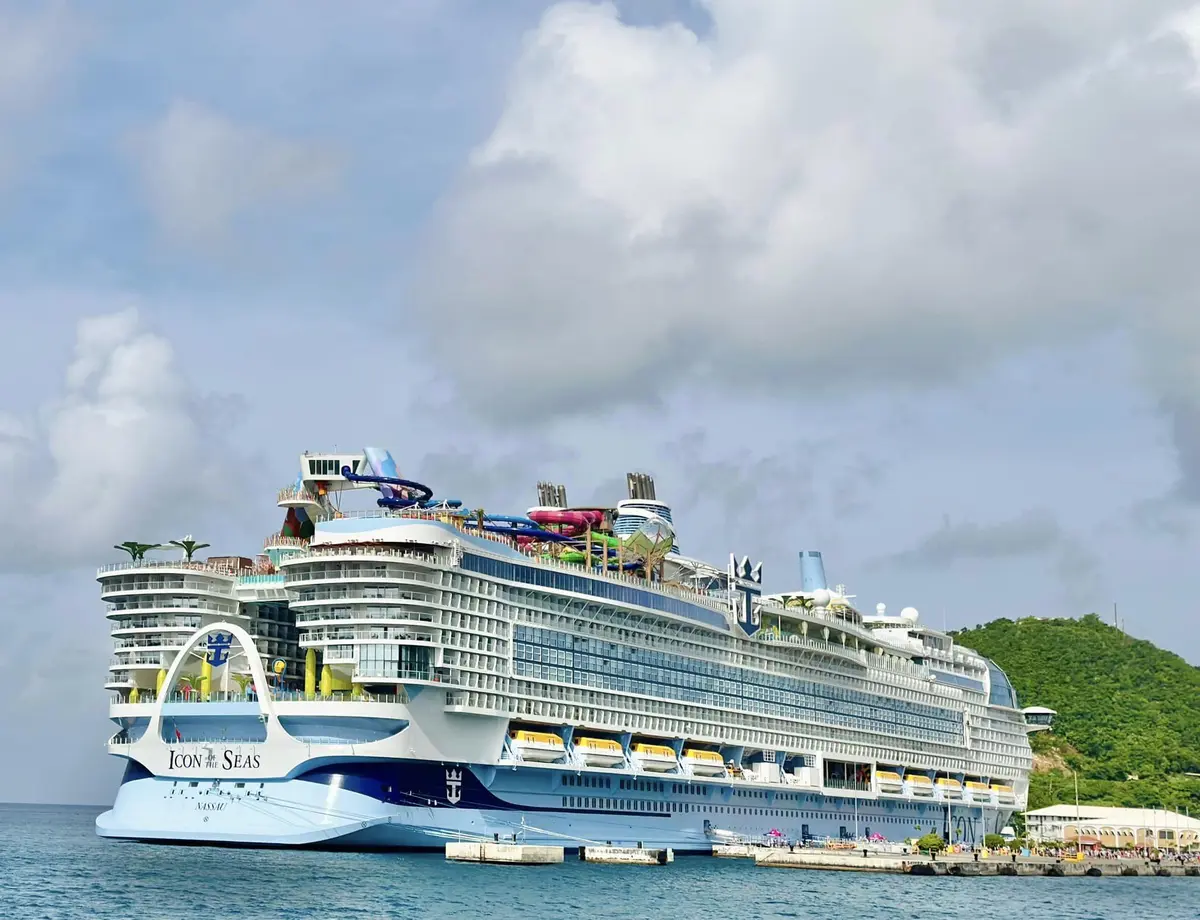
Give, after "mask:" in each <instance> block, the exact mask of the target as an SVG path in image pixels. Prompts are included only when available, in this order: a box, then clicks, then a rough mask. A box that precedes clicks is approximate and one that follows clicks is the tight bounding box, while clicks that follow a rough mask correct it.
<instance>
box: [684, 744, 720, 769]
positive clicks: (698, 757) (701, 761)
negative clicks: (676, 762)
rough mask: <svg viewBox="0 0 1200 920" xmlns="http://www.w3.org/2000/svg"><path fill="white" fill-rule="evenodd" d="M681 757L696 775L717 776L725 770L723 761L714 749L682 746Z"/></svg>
mask: <svg viewBox="0 0 1200 920" xmlns="http://www.w3.org/2000/svg"><path fill="white" fill-rule="evenodd" d="M681 759H682V760H683V762H684V764H685V765H687V766H688V767H690V768H691V771H692V773H694V774H695V775H696V776H719V775H720V774H722V773H724V772H725V761H723V760H722V759H721V755H720V754H718V753H717V752H716V751H702V750H700V749H699V748H684V749H683V757H682V758H681Z"/></svg>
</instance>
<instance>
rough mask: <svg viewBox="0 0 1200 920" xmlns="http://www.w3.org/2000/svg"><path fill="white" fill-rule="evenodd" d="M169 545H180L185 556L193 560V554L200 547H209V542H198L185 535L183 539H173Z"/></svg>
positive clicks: (188, 559)
mask: <svg viewBox="0 0 1200 920" xmlns="http://www.w3.org/2000/svg"><path fill="white" fill-rule="evenodd" d="M169 545H170V546H178V547H179V548H180V549H181V550H183V555H184V558H185V559H186V560H187V561H188V562H191V561H192V555H193V554H194V553H195V552H196V550H199V549H204V548H205V547H207V546H208V545H209V544H207V543H197V542H196V541H195V540H193V539H192V538H191V537H185V538H184V539H182V540H172V541H171V542H170V544H169Z"/></svg>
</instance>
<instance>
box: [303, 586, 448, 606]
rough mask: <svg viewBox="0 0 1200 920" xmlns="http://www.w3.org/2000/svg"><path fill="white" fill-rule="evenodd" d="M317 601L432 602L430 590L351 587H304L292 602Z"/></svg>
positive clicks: (306, 602)
mask: <svg viewBox="0 0 1200 920" xmlns="http://www.w3.org/2000/svg"><path fill="white" fill-rule="evenodd" d="M318 601H320V602H324V601H424V602H425V603H427V604H432V603H433V592H432V591H402V590H400V589H398V588H397V589H395V590H393V591H392V592H391V593H390V594H381V593H379V592H370V591H368V590H364V589H359V590H354V589H351V588H342V589H340V590H339V589H338V588H327V589H324V590H323V589H321V588H306V589H304V591H302V592H297V593H296V599H295V600H294V601H292V603H293V604H313V603H317V602H318Z"/></svg>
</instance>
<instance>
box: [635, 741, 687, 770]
mask: <svg viewBox="0 0 1200 920" xmlns="http://www.w3.org/2000/svg"><path fill="white" fill-rule="evenodd" d="M633 754H634V756H635V757H636V758H637V761H638V763H639V764H640V765H641V767H642V769H643V770H647V771H649V772H651V773H669V772H670V771H671V770H674V769H675V768H676V767H677V766H678V765H679V761H677V760H676V759H675V751H674V750H673V749H672V748H669V747H667V746H666V745H665V744H635V745H634V746H633Z"/></svg>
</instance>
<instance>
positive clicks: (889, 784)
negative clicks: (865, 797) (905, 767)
mask: <svg viewBox="0 0 1200 920" xmlns="http://www.w3.org/2000/svg"><path fill="white" fill-rule="evenodd" d="M875 780H876V781H877V782H878V783H879V791H880V792H903V791H904V780H902V779H901V778H900V774H899V773H893V772H891V771H890V770H876V771H875Z"/></svg>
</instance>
